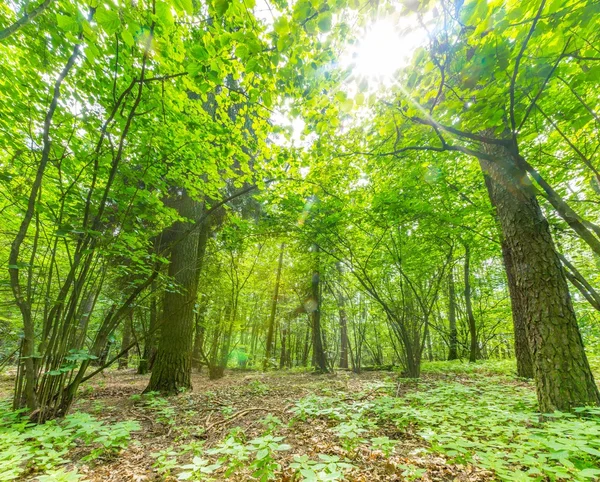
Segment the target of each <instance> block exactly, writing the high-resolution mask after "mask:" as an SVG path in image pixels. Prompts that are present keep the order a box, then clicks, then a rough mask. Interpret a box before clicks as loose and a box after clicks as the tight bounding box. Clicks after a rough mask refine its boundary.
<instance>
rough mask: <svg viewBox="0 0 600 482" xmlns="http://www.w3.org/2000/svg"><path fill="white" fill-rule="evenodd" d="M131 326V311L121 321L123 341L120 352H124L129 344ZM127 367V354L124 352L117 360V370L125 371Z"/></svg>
mask: <svg viewBox="0 0 600 482" xmlns="http://www.w3.org/2000/svg"><path fill="white" fill-rule="evenodd" d="M132 324H133V310H131V312H130V313H129V316H128V317H127V318H125V320H124V321H123V339H122V340H121V351H123V350H125V349H126V348H127V347H128V346H129V345H130V344H131V328H132ZM128 366H129V352H128V351H127V352H125V353H124V354H123V356H122V357H121V358H119V370H125V369H126V368H127V367H128Z"/></svg>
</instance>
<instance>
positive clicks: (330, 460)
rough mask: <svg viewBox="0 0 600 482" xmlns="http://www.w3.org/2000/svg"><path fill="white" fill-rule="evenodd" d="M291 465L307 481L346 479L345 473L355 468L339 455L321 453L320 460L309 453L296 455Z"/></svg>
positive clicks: (322, 481) (332, 481) (320, 481)
mask: <svg viewBox="0 0 600 482" xmlns="http://www.w3.org/2000/svg"><path fill="white" fill-rule="evenodd" d="M290 467H291V468H292V469H294V470H295V471H296V473H298V474H299V475H300V477H301V479H300V480H303V481H306V482H324V481H331V482H334V481H340V480H346V479H345V474H346V472H349V471H351V470H353V469H354V468H355V466H354V465H352V464H351V463H348V462H345V461H342V460H341V459H340V457H338V456H337V455H326V454H319V460H312V459H310V458H309V457H308V455H300V456H296V457H294V461H293V462H292V463H291V464H290Z"/></svg>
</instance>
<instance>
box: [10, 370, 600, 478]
mask: <svg viewBox="0 0 600 482" xmlns="http://www.w3.org/2000/svg"><path fill="white" fill-rule="evenodd" d="M512 369H513V366H512V363H510V362H493V363H485V364H483V363H482V364H477V365H469V364H466V363H460V362H457V363H432V364H428V365H427V366H426V367H425V369H424V373H423V377H422V379H420V380H419V381H414V380H406V379H401V378H399V377H398V374H396V373H394V372H364V373H362V374H360V375H357V374H354V373H351V372H346V371H338V372H336V373H335V374H330V375H314V374H311V373H307V372H288V371H281V372H269V373H266V374H263V373H259V372H248V371H235V370H233V371H229V372H227V373H226V376H225V377H224V378H222V379H220V380H214V381H211V380H208V378H207V377H206V376H205V374H204V373H200V374H194V378H193V386H194V390H193V391H190V392H187V393H183V394H181V395H179V396H176V397H170V398H162V397H159V396H157V395H153V394H150V396H140V393H141V392H142V390H143V389H144V388H145V386H146V384H147V382H148V377H147V376H140V375H137V374H135V372H134V371H133V370H123V371H116V370H115V371H107V372H106V373H105V374H104V375H100V376H98V377H96V378H95V379H93V380H92V381H90V382H89V383H88V384H86V386H85V387H83V388H82V390H81V393H80V396H79V399H78V401H77V402H76V405H75V407H74V408H73V411H74V412H83V413H88V414H90V415H92V416H93V417H94V418H95V419H97V420H100V421H101V422H102V423H103V424H104V425H105V426H109V427H110V426H113V425H114V424H118V423H122V422H124V421H131V420H134V421H137V422H138V423H139V429H138V430H134V431H133V432H131V437H130V438H131V440H129V443H128V444H127V446H126V447H125V448H124V449H122V450H120V451H119V452H113V453H104V454H101V455H99V456H97V457H94V458H93V460H91V461H90V460H87V459H86V457H85V455H86V454H89V451H90V449H89V447H88V446H86V445H84V444H80V445H78V446H76V447H71V448H70V449H69V452H68V458H66V457H65V458H64V467H66V470H73V469H75V470H77V472H78V474H79V475H82V476H83V477H84V479H82V480H89V481H91V482H100V481H114V482H118V481H153V480H157V481H158V480H165V481H175V480H177V479H178V477H179V478H181V479H183V478H185V477H186V475H182V474H183V473H184V472H188V473H190V472H193V475H190V477H191V478H190V479H189V480H232V481H246V480H260V479H261V477H264V480H280V481H296V480H307V481H310V480H350V481H365V482H367V481H396V480H423V481H488V480H499V479H504V480H544V478H546V477H549V478H552V479H559V480H600V479H598V478H597V477H598V476H599V475H600V414H599V413H598V412H597V411H596V412H594V411H593V410H592V412H591V413H590V414H589V416H588V417H587V418H583V419H581V418H571V417H569V416H567V415H565V416H564V417H563V416H560V415H559V416H557V417H556V419H555V420H551V421H550V422H544V423H542V422H540V420H539V416H538V415H537V414H536V413H535V393H534V390H533V386H532V384H531V383H530V382H527V381H523V380H519V379H516V378H515V377H512V376H510V372H511V371H512ZM8 390H9V380H8V379H7V378H5V379H4V380H3V382H2V383H1V384H0V395H2V396H6V395H8V393H7V391H8ZM88 458H89V457H88ZM1 459H2V458H1V457H0V462H1ZM67 460H68V462H67ZM84 460H85V461H84ZM190 464H191V465H190ZM0 465H1V464H0ZM39 473H40V472H39V471H38V472H31V471H29V472H25V473H23V474H21V478H20V480H38V479H36V478H35V477H36V476H38V475H37V474H39ZM188 475H189V474H188ZM253 476H254V477H253ZM539 476H542V477H543V478H538V477H539ZM269 477H272V478H271V479H268V478H269ZM530 477H532V478H530ZM0 480H4V479H2V477H1V476H0ZM6 480H9V479H6ZM39 480H62V479H43V478H42V479H39ZM64 480H70V479H64ZM72 480H77V479H72Z"/></svg>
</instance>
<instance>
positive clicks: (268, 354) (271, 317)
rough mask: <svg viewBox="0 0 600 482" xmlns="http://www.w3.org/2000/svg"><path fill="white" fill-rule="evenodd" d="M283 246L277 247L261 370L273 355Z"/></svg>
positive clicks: (267, 365) (265, 367) (266, 365)
mask: <svg viewBox="0 0 600 482" xmlns="http://www.w3.org/2000/svg"><path fill="white" fill-rule="evenodd" d="M284 248H285V244H283V243H281V247H280V248H279V262H278V263H277V276H276V278H275V290H274V292H273V300H272V302H271V314H270V315H269V329H268V331H267V346H266V350H265V359H264V361H263V370H266V369H267V368H268V367H269V365H270V363H271V356H273V332H274V330H275V315H276V314H277V300H278V298H279V283H280V281H281V267H282V266H283V250H284Z"/></svg>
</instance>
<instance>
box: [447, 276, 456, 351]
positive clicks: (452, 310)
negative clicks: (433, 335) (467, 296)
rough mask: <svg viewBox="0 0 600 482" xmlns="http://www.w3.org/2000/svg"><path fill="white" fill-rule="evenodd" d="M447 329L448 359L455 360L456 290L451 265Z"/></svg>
mask: <svg viewBox="0 0 600 482" xmlns="http://www.w3.org/2000/svg"><path fill="white" fill-rule="evenodd" d="M448 329H449V332H450V333H449V350H448V360H456V359H457V358H458V331H457V329H456V292H455V289H454V273H453V270H452V266H450V272H449V273H448Z"/></svg>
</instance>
